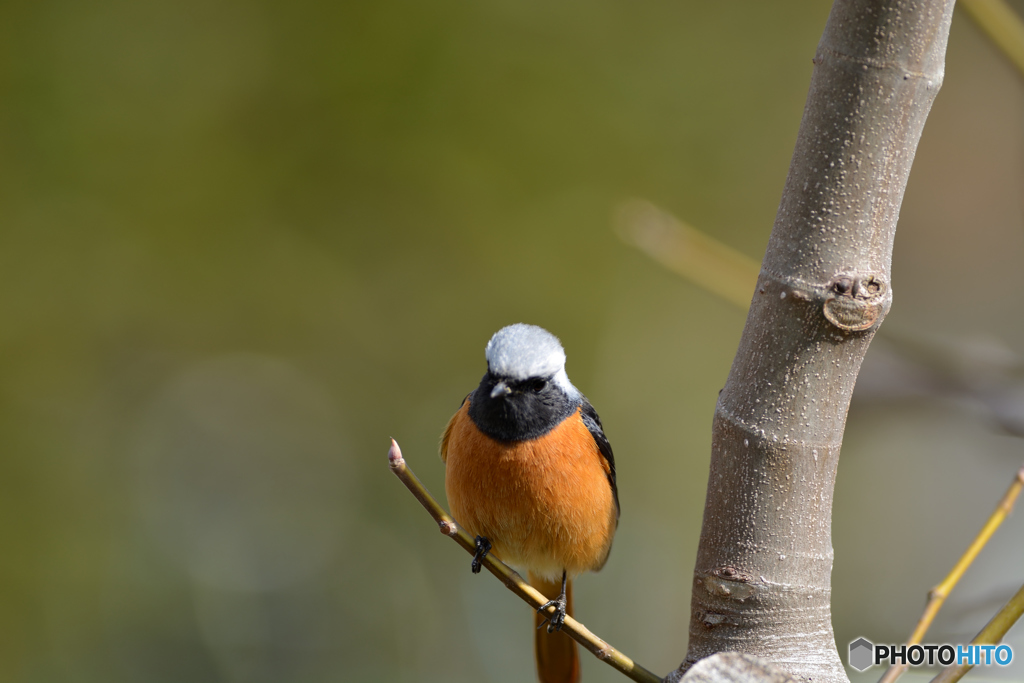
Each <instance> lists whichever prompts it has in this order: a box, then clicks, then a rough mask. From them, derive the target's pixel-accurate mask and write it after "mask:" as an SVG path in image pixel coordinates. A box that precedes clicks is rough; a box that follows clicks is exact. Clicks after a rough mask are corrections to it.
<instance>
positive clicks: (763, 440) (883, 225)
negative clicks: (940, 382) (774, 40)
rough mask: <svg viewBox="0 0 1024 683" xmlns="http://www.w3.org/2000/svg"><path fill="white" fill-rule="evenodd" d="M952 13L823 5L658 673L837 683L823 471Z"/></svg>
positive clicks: (947, 4)
mask: <svg viewBox="0 0 1024 683" xmlns="http://www.w3.org/2000/svg"><path fill="white" fill-rule="evenodd" d="M952 12H953V1H952V0H932V1H930V2H928V1H918V2H910V1H906V0H903V1H899V0H887V1H880V0H874V1H872V0H837V2H836V3H835V4H834V5H833V7H832V13H831V15H830V16H829V19H828V24H827V25H826V27H825V32H824V35H823V36H822V38H821V42H820V43H819V45H818V50H817V54H816V56H815V58H814V64H815V69H814V75H813V76H812V79H811V86H810V92H809V94H808V97H807V105H806V107H805V110H804V115H803V120H802V122H801V125H800V133H799V136H798V139H797V143H796V149H795V151H794V153H793V160H792V163H791V165H790V169H789V176H788V178H787V181H786V187H785V190H784V192H783V195H782V201H781V203H780V206H779V211H778V215H777V217H776V220H775V226H774V229H773V230H772V235H771V239H770V240H769V244H768V249H767V253H766V254H765V257H764V262H763V264H762V267H761V273H760V276H759V278H758V283H757V287H756V290H755V292H754V297H753V301H752V304H751V308H750V313H749V315H748V317H747V323H746V328H745V329H744V332H743V337H742V340H741V341H740V346H739V350H738V351H737V354H736V358H735V360H734V361H733V366H732V370H731V372H730V374H729V379H728V381H727V382H726V385H725V388H724V389H723V390H722V393H721V395H720V397H719V401H718V406H717V408H716V410H715V417H714V425H713V436H712V439H713V442H712V455H711V471H710V475H709V478H708V490H707V501H706V504H705V508H704V523H703V529H702V532H701V541H700V548H699V551H698V555H697V564H696V568H695V570H694V577H693V599H692V606H691V621H690V645H689V651H688V652H687V655H686V660H685V661H684V662H683V664H682V665H681V666H680V669H679V670H678V671H677V672H676V673H675V676H676V677H678V676H680V675H682V673H683V672H684V671H685V670H686V669H687V668H689V667H690V666H691V665H692V664H693V663H694V662H696V661H697V660H699V659H701V658H703V657H706V656H708V655H711V654H713V653H716V652H724V651H739V652H743V653H748V654H752V655H756V656H758V657H762V658H764V659H766V660H768V661H770V662H774V663H775V664H777V665H779V666H780V667H781V668H782V669H784V670H785V671H787V672H789V673H790V674H792V675H794V676H796V677H798V678H801V679H804V680H812V679H813V680H814V681H828V682H835V683H839V682H842V683H845V682H846V681H847V677H846V674H845V672H844V670H843V668H842V665H841V663H840V660H839V656H838V653H837V651H836V647H835V643H834V636H833V632H832V617H831V610H830V604H829V602H830V596H831V590H830V576H831V571H832V540H831V524H832V494H833V488H834V484H835V475H836V467H837V465H838V462H839V449H840V446H841V444H842V436H843V428H844V426H845V423H846V413H847V409H848V407H849V404H850V396H851V394H852V392H853V385H854V382H855V381H856V378H857V373H858V371H859V370H860V365H861V361H862V360H863V358H864V354H865V352H866V351H867V348H868V344H869V343H870V341H871V339H872V337H873V336H874V333H875V331H876V330H877V329H878V326H879V325H880V324H881V322H882V319H883V318H884V317H885V314H886V312H887V311H888V309H889V305H890V303H891V301H892V286H891V280H890V262H891V258H892V244H893V236H894V234H895V229H896V220H897V218H898V216H899V210H900V204H901V202H902V200H903V192H904V189H905V188H906V183H907V176H908V174H909V173H910V166H911V162H912V161H913V159H914V153H915V151H916V149H917V143H918V140H919V139H920V137H921V130H922V128H923V127H924V122H925V119H926V117H927V115H928V112H929V110H930V108H931V104H932V101H933V100H934V98H935V95H936V93H937V92H938V90H939V86H940V85H941V83H942V76H943V62H944V59H945V51H946V41H947V37H948V35H949V25H950V19H951V16H952ZM669 678H670V679H671V678H673V677H672V676H670V677H669Z"/></svg>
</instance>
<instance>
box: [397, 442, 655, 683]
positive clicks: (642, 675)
mask: <svg viewBox="0 0 1024 683" xmlns="http://www.w3.org/2000/svg"><path fill="white" fill-rule="evenodd" d="M388 464H389V465H390V466H391V471H392V472H394V473H395V475H396V476H397V477H398V478H399V479H401V480H402V483H403V484H405V485H406V487H408V489H409V490H410V491H411V492H412V495H414V496H416V500H418V501H419V502H420V504H421V505H422V506H423V507H424V508H426V509H427V512H429V513H430V516H431V517H433V518H434V521H436V522H437V524H438V527H440V529H441V533H442V534H444V535H445V536H450V537H451V538H452V540H454V541H455V542H456V543H458V544H459V545H461V546H462V547H463V549H465V550H466V552H468V553H469V554H471V555H473V554H475V553H476V543H475V542H474V540H473V537H472V536H470V535H469V534H468V533H466V531H465V530H464V529H462V528H461V527H459V525H458V524H456V523H455V520H454V519H452V517H451V515H449V514H448V513H447V512H445V510H444V508H442V507H441V506H440V504H438V502H437V501H436V500H435V499H434V497H433V496H431V495H430V492H429V491H427V489H426V488H425V487H424V486H423V484H422V483H421V482H420V480H419V478H417V477H416V475H415V474H414V473H413V471H412V470H411V469H410V468H409V466H408V465H407V464H406V462H405V459H404V458H403V457H402V450H401V449H400V448H399V447H398V443H397V442H396V441H395V440H394V439H392V440H391V448H390V449H389V450H388ZM483 566H484V567H487V569H488V570H489V571H490V572H491V573H492V574H494V575H495V576H496V577H498V579H500V580H501V581H502V583H504V584H505V587H506V588H508V589H509V590H510V591H512V592H513V593H515V594H516V595H518V596H519V597H520V598H522V599H523V600H524V601H525V602H526V604H528V605H530V606H531V607H533V608H534V609H538V608H540V606H541V605H543V604H546V603H547V602H548V599H547V598H546V597H544V596H543V595H541V593H540V591H538V590H537V589H536V588H534V587H533V586H531V585H530V584H528V583H526V581H524V580H523V577H521V576H519V574H517V573H516V572H515V571H514V570H513V569H511V568H510V567H509V566H508V565H507V564H505V563H504V562H502V561H501V560H499V559H497V558H495V557H494V556H493V555H487V556H485V557H484V559H483ZM554 611H555V608H554V607H551V608H550V612H549V614H554ZM562 632H563V633H566V634H568V635H569V637H571V638H572V639H573V640H575V641H576V642H577V643H579V644H580V645H582V646H583V647H585V648H586V649H587V650H590V652H592V653H593V654H594V656H595V657H597V658H598V659H600V660H601V661H603V662H605V663H606V664H608V665H609V666H611V667H612V668H613V669H617V670H618V671H621V672H622V673H624V674H626V675H627V676H628V677H630V678H631V679H633V680H634V681H638V682H639V683H661V680H662V679H661V677H660V676H656V675H654V674H653V673H651V672H650V671H648V670H647V669H645V668H644V667H642V666H640V665H639V664H637V663H636V662H634V661H633V660H632V659H630V658H629V657H627V656H626V655H624V654H622V653H621V652H619V651H618V650H616V649H615V648H614V647H612V646H611V645H609V644H608V643H606V642H604V641H603V640H601V639H600V638H598V637H597V636H596V635H594V634H593V633H591V632H590V630H588V629H587V627H586V626H584V625H583V624H581V623H580V622H578V621H576V620H575V619H573V618H572V617H570V616H566V617H565V623H564V624H563V625H562Z"/></svg>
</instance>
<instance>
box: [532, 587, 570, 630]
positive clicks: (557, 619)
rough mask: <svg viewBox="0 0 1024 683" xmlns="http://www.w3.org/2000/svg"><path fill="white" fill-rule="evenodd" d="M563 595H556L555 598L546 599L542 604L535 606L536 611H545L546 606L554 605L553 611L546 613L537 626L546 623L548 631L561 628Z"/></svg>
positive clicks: (563, 613)
mask: <svg viewBox="0 0 1024 683" xmlns="http://www.w3.org/2000/svg"><path fill="white" fill-rule="evenodd" d="M565 603H566V600H565V595H560V596H558V598H557V599H555V600H548V601H547V602H545V603H544V604H543V605H541V606H540V607H538V608H537V611H538V612H546V611H547V608H548V607H554V608H555V611H554V612H553V613H551V614H548V615H547V617H546V618H545V619H544V621H542V622H540V625H539V626H537V628H540V627H541V626H543V625H544V624H547V625H548V633H554V632H555V631H561V630H562V624H564V623H565Z"/></svg>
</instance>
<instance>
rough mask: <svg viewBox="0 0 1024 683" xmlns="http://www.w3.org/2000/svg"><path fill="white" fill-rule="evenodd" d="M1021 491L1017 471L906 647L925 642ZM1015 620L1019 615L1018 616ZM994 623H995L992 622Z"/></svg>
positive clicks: (892, 674)
mask: <svg viewBox="0 0 1024 683" xmlns="http://www.w3.org/2000/svg"><path fill="white" fill-rule="evenodd" d="M1022 488H1024V467H1021V468H1020V469H1019V470H1017V475H1016V476H1015V477H1014V479H1013V483H1012V484H1010V488H1008V489H1007V490H1006V493H1005V494H1004V495H1003V498H1002V500H1000V501H999V504H998V505H997V506H996V509H995V511H994V512H993V513H992V515H991V516H990V517H989V518H988V521H987V522H985V526H983V527H982V528H981V531H980V532H979V533H978V536H977V537H976V538H975V539H974V542H973V543H971V545H970V547H968V548H967V552H965V553H964V554H963V556H962V557H961V558H960V560H959V561H958V562H957V563H956V565H955V566H954V567H953V570H952V571H951V572H949V576H947V577H946V578H945V579H943V580H942V583H940V584H938V585H937V586H935V587H934V588H932V589H931V590H930V591H928V604H927V605H925V608H924V614H922V615H921V619H920V621H918V622H917V628H915V629H914V632H913V633H912V634H911V635H910V640H908V641H907V645H918V644H920V643H921V640H922V639H923V638H924V634H925V633H927V632H928V627H930V626H931V625H932V621H934V620H935V615H936V614H938V613H939V609H940V608H941V607H942V603H944V602H945V601H946V598H947V597H949V594H950V593H951V592H952V591H953V588H954V587H955V586H956V584H957V583H958V582H959V581H960V578H961V577H962V576H963V575H964V572H966V571H967V568H968V567H970V566H971V563H972V562H974V559H975V558H976V557H977V556H978V553H980V552H981V549H982V548H984V547H985V544H986V543H988V541H989V539H990V538H992V534H994V533H995V532H996V529H998V528H999V525H1000V524H1002V523H1003V520H1004V519H1006V517H1007V516H1008V515H1009V514H1010V512H1011V511H1012V510H1013V504H1014V503H1015V502H1016V501H1017V497H1018V496H1019V495H1020V492H1021V489H1022ZM1011 602H1012V601H1011ZM1004 609H1005V608H1004ZM1018 616H1020V615H1019V614H1018ZM993 621H995V620H994V619H993ZM979 637H980V636H979ZM1000 637H1001V636H1000ZM986 642H987V641H986ZM968 668H970V667H968ZM906 669H907V665H906V664H894V665H892V666H890V667H889V668H888V670H886V672H885V674H883V675H882V677H881V678H880V679H879V680H878V683H893V681H895V680H896V679H897V678H899V677H900V675H902V674H903V672H904V671H906ZM965 673H966V671H965ZM961 675H963V674H961Z"/></svg>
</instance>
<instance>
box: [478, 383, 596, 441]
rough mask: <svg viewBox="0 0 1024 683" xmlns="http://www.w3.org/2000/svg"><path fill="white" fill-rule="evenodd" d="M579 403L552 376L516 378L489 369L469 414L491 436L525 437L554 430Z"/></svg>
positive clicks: (501, 437)
mask: <svg viewBox="0 0 1024 683" xmlns="http://www.w3.org/2000/svg"><path fill="white" fill-rule="evenodd" d="M579 405H580V399H579V397H576V398H570V397H569V396H568V395H566V393H565V391H564V390H563V389H562V388H561V387H560V386H559V385H558V384H556V383H555V382H554V381H553V380H552V378H551V377H531V378H529V379H524V380H516V379H511V378H508V377H499V376H497V375H492V374H491V372H490V371H488V372H487V374H486V375H484V378H483V379H482V380H480V386H479V387H477V389H476V391H474V392H473V395H472V396H471V397H470V404H469V417H470V418H471V419H472V420H473V422H474V423H475V424H476V426H477V427H479V428H480V431H482V432H483V433H484V434H486V435H488V436H490V437H491V438H494V439H497V440H499V441H523V440H525V439H534V438H536V437H538V436H541V435H543V434H546V433H547V432H549V431H551V430H552V429H554V428H555V427H556V426H557V425H558V423H560V422H561V421H562V420H564V419H565V418H566V417H568V416H569V415H571V414H572V412H573V411H574V410H576V408H578V407H579Z"/></svg>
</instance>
